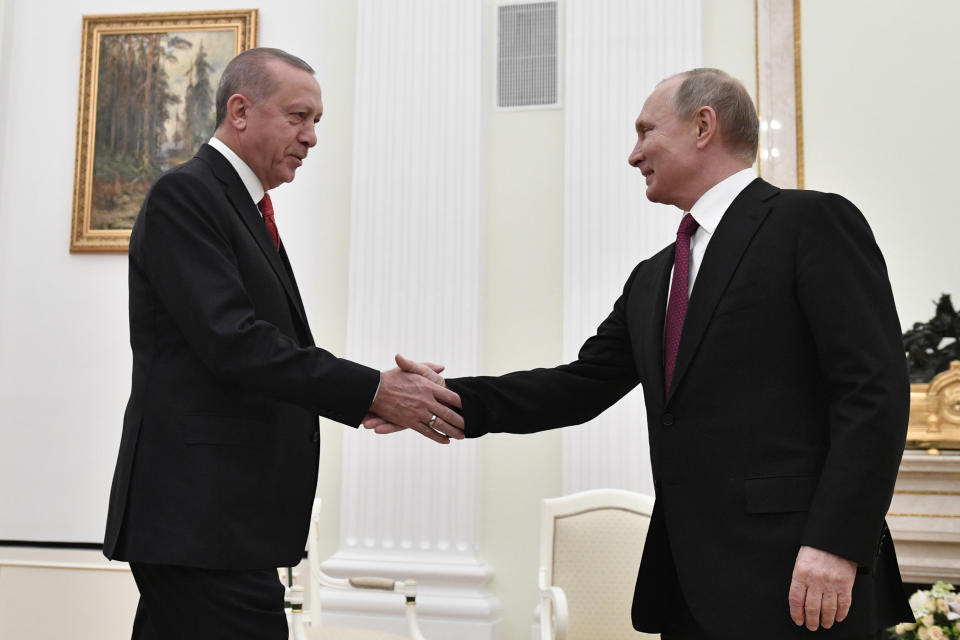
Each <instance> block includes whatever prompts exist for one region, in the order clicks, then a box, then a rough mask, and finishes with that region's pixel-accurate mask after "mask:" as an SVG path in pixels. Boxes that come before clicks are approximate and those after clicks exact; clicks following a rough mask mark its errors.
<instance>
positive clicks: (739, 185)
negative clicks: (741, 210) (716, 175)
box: [690, 167, 757, 235]
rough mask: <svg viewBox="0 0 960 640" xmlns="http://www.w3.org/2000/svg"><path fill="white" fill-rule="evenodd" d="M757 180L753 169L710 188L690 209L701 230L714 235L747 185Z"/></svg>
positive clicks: (743, 171) (744, 170)
mask: <svg viewBox="0 0 960 640" xmlns="http://www.w3.org/2000/svg"><path fill="white" fill-rule="evenodd" d="M756 178H757V172H756V170H755V169H754V168H753V167H750V168H747V169H743V170H742V171H738V172H736V173H735V174H733V175H731V176H728V177H726V178H724V179H723V180H721V181H720V182H718V183H717V184H715V185H713V186H712V187H710V188H709V189H708V190H707V192H706V193H704V194H703V195H702V196H700V199H699V200H697V202H696V203H695V204H694V205H693V207H691V208H690V215H692V216H693V219H694V220H696V221H697V222H698V223H700V228H701V229H703V230H704V231H706V232H707V233H708V234H710V235H713V232H714V231H715V230H716V228H717V225H718V224H720V219H721V218H723V214H724V212H726V210H727V209H729V208H730V205H731V204H733V201H734V200H735V199H736V198H737V196H738V195H740V192H741V191H743V190H744V189H746V188H747V185H748V184H750V183H751V182H753V181H754V180H755V179H756Z"/></svg>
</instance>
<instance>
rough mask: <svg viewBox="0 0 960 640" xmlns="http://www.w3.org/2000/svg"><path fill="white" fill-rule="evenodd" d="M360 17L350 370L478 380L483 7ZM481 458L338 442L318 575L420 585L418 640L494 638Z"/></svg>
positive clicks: (334, 609)
mask: <svg viewBox="0 0 960 640" xmlns="http://www.w3.org/2000/svg"><path fill="white" fill-rule="evenodd" d="M358 10H359V13H358V20H357V24H358V33H357V79H356V82H357V85H356V86H357V89H356V90H357V95H356V116H355V127H356V130H355V143H354V156H353V157H354V166H353V188H352V210H351V228H350V286H349V294H348V295H349V300H348V321H347V322H348V328H347V357H349V358H350V359H352V360H357V361H360V362H366V363H371V364H372V365H374V366H378V367H380V368H381V369H385V368H390V367H392V366H394V365H393V355H394V354H395V353H397V352H398V351H399V352H400V353H403V354H404V355H407V356H409V357H412V358H414V359H418V360H433V361H438V362H442V363H444V364H446V365H447V366H448V371H447V374H449V375H455V374H457V373H459V374H466V373H473V372H475V371H477V369H478V365H479V358H478V353H479V337H480V334H479V294H480V287H479V284H480V283H479V277H480V247H479V229H480V205H481V181H480V160H481V157H482V149H481V112H480V108H481V74H480V53H481V47H480V34H481V22H480V19H481V13H480V11H481V4H480V3H479V2H456V3H451V2H448V1H446V0H405V1H404V2H395V1H393V0H361V1H360V3H359V5H358ZM477 446H478V445H477V443H474V442H465V441H460V442H453V443H452V444H450V445H448V446H441V445H438V444H436V443H434V442H432V441H429V440H427V439H425V438H423V437H422V436H420V435H419V434H417V433H415V432H405V433H400V434H393V435H390V436H387V437H378V436H375V435H373V434H372V433H370V432H365V431H363V430H360V431H358V432H356V433H348V434H346V436H345V438H344V446H343V456H344V457H343V498H342V514H341V543H340V549H339V551H338V552H337V554H336V555H335V556H334V557H333V558H332V559H331V560H330V561H328V562H327V563H326V564H325V565H324V566H325V568H326V569H328V570H330V571H332V572H339V573H344V574H351V575H363V574H366V575H369V574H370V573H371V572H373V573H376V574H385V575H396V576H398V577H399V576H403V577H415V578H417V579H418V581H419V582H420V593H421V594H422V597H420V598H418V609H419V610H420V611H421V613H422V614H423V615H424V616H426V617H429V618H432V619H433V620H432V621H431V625H432V626H431V625H427V624H425V625H424V632H425V633H426V634H427V635H430V633H429V631H431V630H432V631H433V633H434V635H438V637H453V636H454V634H456V635H457V636H459V637H464V638H472V637H476V638H481V637H482V638H486V637H491V636H490V634H491V633H492V629H493V626H494V624H493V623H494V620H495V619H496V618H497V617H498V616H499V608H498V605H497V603H496V601H495V600H494V599H493V598H492V597H491V596H489V594H488V593H487V592H486V591H485V589H484V588H483V585H484V584H485V582H486V581H487V580H488V579H489V578H490V575H491V571H490V569H489V567H487V566H486V565H485V564H484V563H483V562H482V561H481V560H480V559H479V557H478V555H477V540H476V535H477V526H476V512H477V509H478V499H477V482H478V477H479V476H478V472H477V449H476V447H477ZM381 602H382V600H381V599H377V598H373V599H367V600H365V599H364V598H362V597H358V596H337V595H336V594H334V593H332V592H331V593H329V594H325V595H324V598H323V606H324V617H325V619H327V618H330V617H331V616H333V618H334V619H335V620H340V621H347V622H349V621H350V620H349V619H350V618H351V616H353V617H356V616H361V617H363V616H367V617H378V616H381V615H382V613H383V612H381V611H380V610H379V609H378V607H379V604H378V603H381ZM392 610H393V611H396V607H395V606H394V607H392ZM400 613H401V614H402V612H400Z"/></svg>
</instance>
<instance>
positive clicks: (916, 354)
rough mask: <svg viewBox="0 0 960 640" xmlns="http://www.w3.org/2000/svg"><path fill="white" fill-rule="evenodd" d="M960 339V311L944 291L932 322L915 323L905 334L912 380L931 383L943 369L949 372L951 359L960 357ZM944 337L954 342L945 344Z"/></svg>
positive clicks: (905, 347) (904, 338) (904, 345)
mask: <svg viewBox="0 0 960 640" xmlns="http://www.w3.org/2000/svg"><path fill="white" fill-rule="evenodd" d="M951 339H952V340H951ZM958 339H960V314H958V313H957V312H956V310H954V308H953V302H952V301H951V300H950V294H949V293H944V294H942V295H941V296H940V301H939V302H937V311H936V313H935V314H934V316H933V318H931V319H930V321H929V322H915V323H913V328H912V329H910V330H909V331H907V332H906V333H904V334H903V347H904V349H906V352H907V368H908V369H909V372H910V382H929V381H930V380H931V379H932V378H933V377H934V376H935V375H937V374H938V373H940V372H941V371H946V370H947V369H948V368H949V367H950V361H951V360H960V340H958ZM944 340H951V341H950V342H948V343H947V344H945V345H944V344H943V342H944ZM941 345H942V346H941Z"/></svg>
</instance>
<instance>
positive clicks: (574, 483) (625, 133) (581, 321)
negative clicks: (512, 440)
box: [563, 0, 701, 494]
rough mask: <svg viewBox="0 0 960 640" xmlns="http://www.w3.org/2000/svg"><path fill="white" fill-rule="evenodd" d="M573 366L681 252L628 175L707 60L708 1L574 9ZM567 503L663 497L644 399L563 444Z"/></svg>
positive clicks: (569, 201)
mask: <svg viewBox="0 0 960 640" xmlns="http://www.w3.org/2000/svg"><path fill="white" fill-rule="evenodd" d="M564 6H565V10H566V19H565V22H566V30H565V32H566V51H565V56H564V59H565V64H566V81H565V83H564V84H565V92H566V97H565V105H566V125H565V136H566V138H565V140H566V150H565V159H566V169H565V171H566V175H565V205H564V209H565V213H564V227H565V229H564V325H563V327H564V329H563V333H564V337H563V349H564V358H565V359H567V360H572V359H574V358H576V355H577V352H578V350H579V348H580V345H581V344H583V341H584V340H585V339H586V338H587V337H589V336H590V335H592V334H593V332H594V331H595V330H596V327H597V326H598V325H599V324H600V322H601V321H602V320H603V319H604V318H605V317H606V316H607V314H608V313H609V312H610V309H611V308H612V306H613V302H614V301H615V300H616V298H617V296H618V295H619V294H620V292H621V291H622V289H623V284H624V282H625V281H626V279H627V276H628V275H629V274H630V271H631V270H632V268H633V266H634V265H635V264H636V263H637V262H639V261H640V260H642V259H645V258H647V257H649V256H651V255H652V254H654V253H655V252H656V251H658V250H659V249H661V248H662V247H663V246H665V245H666V244H668V243H670V242H672V240H673V236H674V233H675V231H676V225H677V224H678V223H679V221H680V217H679V215H677V213H678V212H677V211H676V209H674V208H672V207H665V206H663V205H654V204H651V203H649V202H647V200H646V198H645V196H644V180H643V178H642V177H641V176H640V173H639V171H637V170H636V169H634V168H632V167H630V166H629V165H628V164H627V156H628V155H629V153H630V150H631V149H632V148H633V145H634V143H635V142H636V134H635V132H634V126H633V123H634V121H635V119H636V117H637V115H638V114H639V113H640V109H641V107H642V106H643V101H644V99H645V98H646V96H647V95H648V94H649V93H650V91H651V90H652V89H653V88H654V86H655V85H656V83H657V82H659V81H660V80H662V79H663V78H665V77H667V76H669V75H671V74H673V73H677V72H679V71H684V70H686V69H690V68H693V67H696V66H698V65H699V64H700V58H701V53H700V51H701V28H700V16H701V11H700V2H699V0H646V1H644V2H637V1H636V0H567V2H565V5H564ZM563 455H564V472H563V490H564V493H572V492H575V491H582V490H584V489H591V488H596V487H620V488H624V489H631V490H634V491H642V492H644V493H648V494H652V493H653V485H652V479H651V475H650V458H649V446H648V443H647V431H646V414H645V411H644V407H643V395H642V390H641V389H639V388H638V389H636V390H634V391H633V392H631V393H630V394H629V395H628V396H627V397H626V398H625V399H624V400H622V401H621V402H620V403H619V404H618V405H617V406H616V407H614V408H613V409H611V410H609V411H607V412H606V413H604V414H603V415H601V416H600V417H599V418H597V419H596V420H594V421H592V422H591V423H590V424H588V425H584V426H581V427H575V428H573V429H567V430H566V431H565V432H564V439H563Z"/></svg>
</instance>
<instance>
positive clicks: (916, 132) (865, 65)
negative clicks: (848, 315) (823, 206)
mask: <svg viewBox="0 0 960 640" xmlns="http://www.w3.org/2000/svg"><path fill="white" fill-rule="evenodd" d="M801 18H802V25H803V118H804V125H803V128H804V134H805V141H804V145H805V146H804V153H805V156H806V186H807V188H809V189H819V190H823V191H834V192H837V193H840V194H842V195H844V196H846V197H847V198H848V199H850V200H851V201H853V203H854V204H856V205H857V206H858V207H859V208H860V209H861V211H863V213H864V215H865V216H866V217H867V220H868V221H869V222H870V224H871V226H872V227H873V231H874V234H875V235H876V237H877V241H878V242H879V244H880V248H881V249H882V250H883V253H884V255H885V257H886V259H887V268H888V270H889V273H890V280H891V282H892V284H893V292H894V296H895V298H896V301H897V308H898V310H899V313H900V322H901V323H902V324H903V325H904V327H909V326H911V325H912V324H913V323H914V322H916V321H921V320H923V321H925V320H929V319H930V318H931V317H932V316H933V311H934V308H933V305H932V304H931V301H933V300H936V299H937V298H938V297H939V296H940V294H941V293H952V294H953V295H954V302H955V303H958V302H960V300H958V298H957V297H958V296H960V251H958V249H957V238H958V237H960V215H958V211H960V209H958V206H957V201H956V195H955V194H956V189H955V184H956V180H957V158H956V153H957V149H958V147H960V130H958V128H957V127H955V126H954V124H953V123H954V120H955V118H954V115H955V113H954V112H955V106H956V104H957V103H958V101H960V88H958V85H957V83H956V81H955V76H956V63H957V60H960V44H958V41H957V37H956V26H957V25H958V24H960V4H958V3H957V2H954V1H953V0H926V1H925V2H914V3H910V4H909V5H905V4H902V3H897V2H893V1H887V2H874V1H872V0H846V1H845V2H830V1H829V0H807V1H806V2H804V3H803V5H802V16H801Z"/></svg>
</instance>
